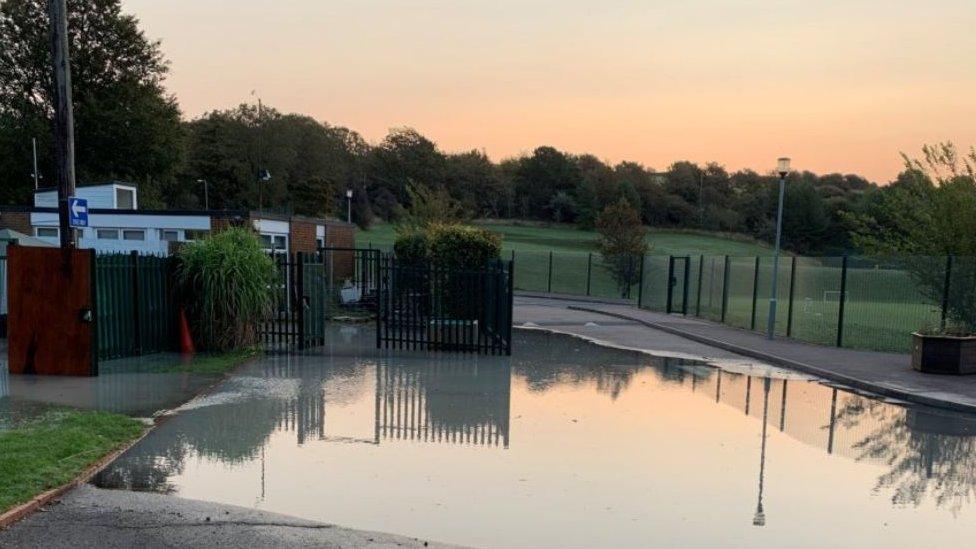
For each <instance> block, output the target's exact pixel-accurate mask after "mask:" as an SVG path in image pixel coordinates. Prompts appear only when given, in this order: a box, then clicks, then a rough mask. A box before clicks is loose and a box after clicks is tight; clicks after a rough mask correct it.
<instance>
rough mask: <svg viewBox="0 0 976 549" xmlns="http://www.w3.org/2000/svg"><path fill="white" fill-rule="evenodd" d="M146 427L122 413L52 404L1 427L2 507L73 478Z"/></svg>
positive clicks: (0, 484) (19, 502)
mask: <svg viewBox="0 0 976 549" xmlns="http://www.w3.org/2000/svg"><path fill="white" fill-rule="evenodd" d="M144 428H145V426H143V425H142V424H141V423H139V422H138V421H136V420H134V419H132V418H128V417H126V416H122V415H118V414H109V413H104V412H80V411H74V410H52V411H49V412H47V413H45V414H43V415H41V416H40V417H38V418H35V419H33V420H30V421H28V422H26V423H24V424H22V425H18V426H16V427H14V428H13V429H10V430H7V431H0V513H2V512H4V511H5V510H7V509H9V508H11V507H13V506H15V505H19V504H21V503H24V502H26V501H29V500H30V499H31V498H33V497H34V496H37V495H39V494H41V493H43V492H45V491H47V490H50V489H52V488H56V487H58V486H61V485H62V484H65V483H67V482H69V481H71V480H72V479H73V478H75V477H76V476H78V475H79V474H81V473H82V472H83V471H84V470H85V469H86V468H87V467H88V466H90V465H92V464H93V463H95V462H96V461H98V460H99V459H101V458H102V456H104V455H106V454H108V453H109V452H111V451H113V450H115V449H116V448H119V447H120V446H121V445H123V444H125V443H127V442H129V441H131V440H133V439H135V438H136V437H137V436H139V434H140V433H141V432H142V430H143V429H144Z"/></svg>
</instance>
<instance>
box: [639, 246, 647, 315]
mask: <svg viewBox="0 0 976 549" xmlns="http://www.w3.org/2000/svg"><path fill="white" fill-rule="evenodd" d="M646 259H647V257H646V256H645V255H644V254H641V256H640V274H639V275H638V277H637V308H638V309H640V308H641V305H642V304H643V302H644V264H645V260H646Z"/></svg>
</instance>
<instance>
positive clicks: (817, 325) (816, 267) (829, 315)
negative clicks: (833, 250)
mask: <svg viewBox="0 0 976 549" xmlns="http://www.w3.org/2000/svg"><path fill="white" fill-rule="evenodd" d="M842 264H843V258H841V257H820V258H812V257H798V258H797V261H796V287H795V288H794V291H793V334H792V337H793V338H794V339H799V340H801V341H807V342H810V343H817V344H820V345H835V344H836V342H837V321H838V315H839V313H840V290H841V271H842V268H841V266H842Z"/></svg>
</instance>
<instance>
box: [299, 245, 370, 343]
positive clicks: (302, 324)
mask: <svg viewBox="0 0 976 549" xmlns="http://www.w3.org/2000/svg"><path fill="white" fill-rule="evenodd" d="M293 264H294V268H295V299H294V301H295V303H294V305H293V307H294V309H293V310H294V313H293V314H292V318H293V319H294V321H295V325H296V328H297V330H296V331H297V335H296V337H297V338H298V342H297V343H298V349H299V350H304V349H305V252H297V253H295V256H294V262H293ZM353 265H354V266H353V269H354V271H353V276H355V263H353Z"/></svg>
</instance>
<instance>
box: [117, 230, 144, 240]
mask: <svg viewBox="0 0 976 549" xmlns="http://www.w3.org/2000/svg"><path fill="white" fill-rule="evenodd" d="M126 233H128V234H126ZM136 233H138V238H129V236H136ZM122 240H128V241H129V242H141V241H145V240H146V230H145V229H122Z"/></svg>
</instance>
